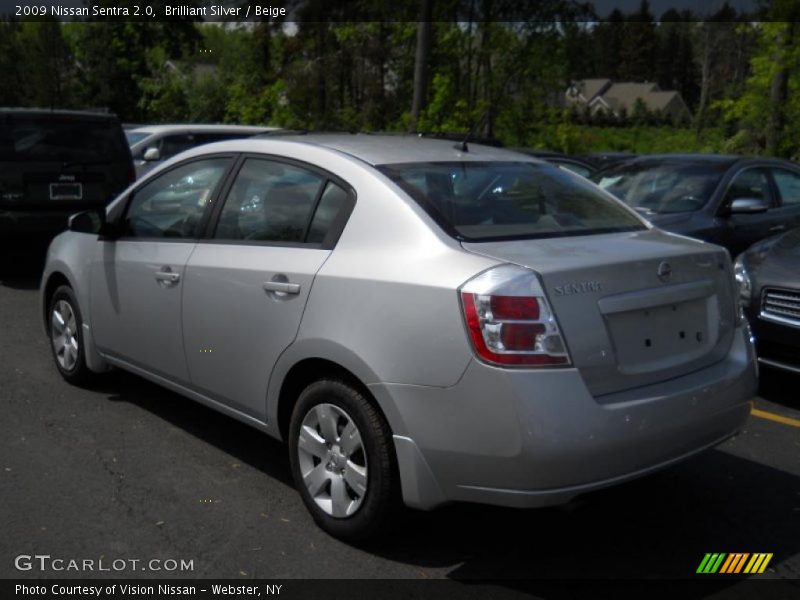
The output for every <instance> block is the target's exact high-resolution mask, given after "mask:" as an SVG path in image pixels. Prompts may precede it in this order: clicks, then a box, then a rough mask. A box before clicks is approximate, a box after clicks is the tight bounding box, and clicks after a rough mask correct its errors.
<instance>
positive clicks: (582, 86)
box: [575, 79, 611, 102]
mask: <svg viewBox="0 0 800 600" xmlns="http://www.w3.org/2000/svg"><path fill="white" fill-rule="evenodd" d="M610 84H611V80H610V79H582V80H581V81H578V82H577V83H576V84H575V89H577V90H578V92H579V93H580V94H581V95H582V96H583V97H584V98H586V102H591V101H592V98H594V97H595V96H597V94H599V93H601V92H602V91H603V90H604V89H605V88H606V87H608V86H609V85H610Z"/></svg>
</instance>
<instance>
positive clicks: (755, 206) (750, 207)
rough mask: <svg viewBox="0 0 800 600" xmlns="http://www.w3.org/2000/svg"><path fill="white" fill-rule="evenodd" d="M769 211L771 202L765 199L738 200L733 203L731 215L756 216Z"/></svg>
mask: <svg viewBox="0 0 800 600" xmlns="http://www.w3.org/2000/svg"><path fill="white" fill-rule="evenodd" d="M768 210H769V202H767V201H766V200H764V199H763V198H736V200H734V201H733V202H731V209H730V212H731V214H755V213H762V212H766V211H768Z"/></svg>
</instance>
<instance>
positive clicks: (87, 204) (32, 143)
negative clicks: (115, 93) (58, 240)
mask: <svg viewBox="0 0 800 600" xmlns="http://www.w3.org/2000/svg"><path fill="white" fill-rule="evenodd" d="M135 177H136V176H135V171H134V168H133V160H132V158H131V152H130V149H129V147H128V144H127V142H126V140H125V135H124V133H123V131H122V126H121V125H120V122H119V120H118V119H117V117H115V116H114V115H109V114H102V113H90V112H77V111H59V110H40V109H23V108H0V236H3V237H7V236H9V235H11V234H24V235H27V234H32V233H42V234H48V235H52V234H55V233H58V232H59V231H61V230H63V229H64V228H65V227H66V225H67V218H68V217H69V215H71V214H73V213H76V212H79V211H82V210H85V209H89V208H98V207H102V206H105V205H106V204H107V203H108V202H109V201H110V200H111V199H113V198H114V197H115V196H116V195H117V194H118V193H119V192H121V191H122V190H124V189H125V188H126V187H127V186H128V185H129V184H130V183H132V182H133V181H134V179H135Z"/></svg>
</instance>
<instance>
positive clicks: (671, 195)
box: [592, 162, 728, 214]
mask: <svg viewBox="0 0 800 600" xmlns="http://www.w3.org/2000/svg"><path fill="white" fill-rule="evenodd" d="M727 168H728V165H725V164H688V163H674V162H673V163H669V162H667V163H651V162H646V163H632V164H630V163H628V164H625V165H621V166H618V167H612V168H610V169H608V170H605V171H603V172H601V173H597V174H595V175H594V176H593V177H592V179H593V180H594V181H596V182H597V184H598V185H599V186H600V187H601V188H603V189H605V190H606V191H608V192H611V193H612V194H614V195H615V196H616V197H617V198H619V199H620V200H622V201H623V202H625V203H626V204H628V205H629V206H632V207H633V208H635V209H636V210H638V211H639V212H641V213H644V214H648V213H652V214H665V213H679V212H693V211H696V210H700V209H701V208H703V206H705V205H706V203H707V202H708V200H709V198H710V197H711V194H712V193H713V191H714V189H715V188H716V187H717V184H718V183H719V181H720V179H721V178H722V175H723V173H724V172H725V171H726V170H727Z"/></svg>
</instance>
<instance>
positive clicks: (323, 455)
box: [297, 404, 367, 519]
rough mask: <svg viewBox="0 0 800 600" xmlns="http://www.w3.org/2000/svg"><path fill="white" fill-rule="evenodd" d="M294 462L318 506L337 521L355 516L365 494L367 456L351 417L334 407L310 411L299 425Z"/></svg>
mask: <svg viewBox="0 0 800 600" xmlns="http://www.w3.org/2000/svg"><path fill="white" fill-rule="evenodd" d="M297 458H298V464H299V465H300V474H301V475H302V477H303V483H304V484H305V486H306V489H308V493H309V494H310V495H311V497H312V498H313V499H314V502H316V504H317V506H319V507H320V508H321V509H322V510H323V511H324V512H325V513H326V514H328V515H330V516H332V517H336V518H340V519H341V518H345V517H349V516H352V515H353V514H355V512H356V511H357V510H358V509H359V508H360V507H361V504H362V502H363V500H364V496H365V495H366V493H367V453H366V450H365V449H364V444H363V442H362V440H361V432H360V431H359V430H358V427H357V426H356V424H355V422H354V421H353V419H352V418H351V417H350V415H348V414H347V413H346V412H345V411H344V410H342V409H341V408H339V407H338V406H335V405H333V404H317V405H316V406H314V407H312V408H311V410H309V411H308V413H306V416H305V418H304V419H303V423H302V424H301V425H300V433H299V434H298V439H297Z"/></svg>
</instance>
